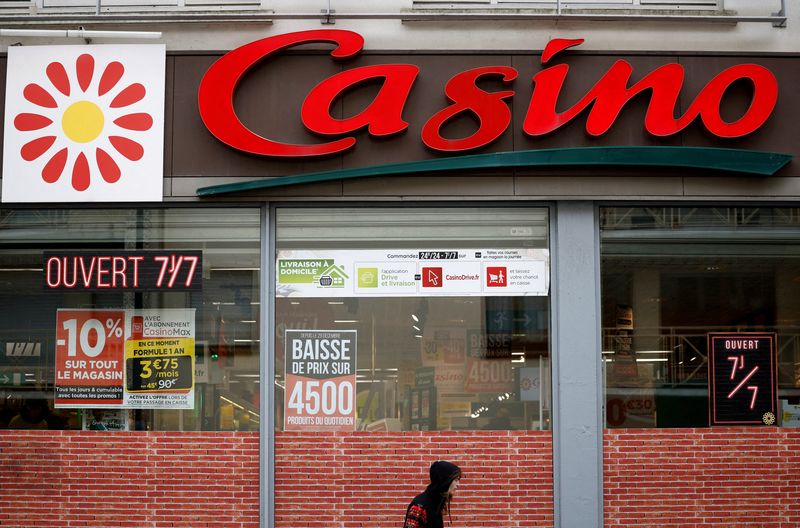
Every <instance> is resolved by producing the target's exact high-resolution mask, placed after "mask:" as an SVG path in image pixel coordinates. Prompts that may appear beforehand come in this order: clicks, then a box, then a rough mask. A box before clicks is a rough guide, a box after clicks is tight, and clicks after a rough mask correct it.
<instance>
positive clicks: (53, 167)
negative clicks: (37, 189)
mask: <svg viewBox="0 0 800 528" xmlns="http://www.w3.org/2000/svg"><path fill="white" fill-rule="evenodd" d="M66 164H67V149H65V148H63V149H61V150H59V151H58V152H57V153H56V154H55V155H54V156H53V157H52V158H50V161H48V162H47V165H45V166H44V168H43V169H42V179H43V180H44V181H46V182H47V183H54V182H57V181H58V179H59V178H60V177H61V173H62V172H64V165H66Z"/></svg>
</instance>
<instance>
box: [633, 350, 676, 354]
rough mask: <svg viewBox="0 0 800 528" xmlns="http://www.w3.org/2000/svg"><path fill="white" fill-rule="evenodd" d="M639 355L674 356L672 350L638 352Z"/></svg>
mask: <svg viewBox="0 0 800 528" xmlns="http://www.w3.org/2000/svg"><path fill="white" fill-rule="evenodd" d="M636 353H637V354H672V350H637V351H636Z"/></svg>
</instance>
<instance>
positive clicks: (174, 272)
mask: <svg viewBox="0 0 800 528" xmlns="http://www.w3.org/2000/svg"><path fill="white" fill-rule="evenodd" d="M42 266H43V268H44V288H45V289H47V290H72V291H102V290H129V291H200V290H201V289H202V283H203V252H202V251H113V250H112V251H107V252H102V253H101V252H95V251H92V252H88V251H63V252H45V253H44V255H43V258H42Z"/></svg>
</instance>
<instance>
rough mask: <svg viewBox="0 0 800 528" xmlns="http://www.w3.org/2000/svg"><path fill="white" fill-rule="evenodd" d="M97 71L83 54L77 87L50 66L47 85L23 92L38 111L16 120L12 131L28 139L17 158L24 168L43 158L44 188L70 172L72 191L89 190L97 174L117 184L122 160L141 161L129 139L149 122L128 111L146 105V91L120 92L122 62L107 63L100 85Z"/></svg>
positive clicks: (140, 151) (56, 65)
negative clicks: (143, 100)
mask: <svg viewBox="0 0 800 528" xmlns="http://www.w3.org/2000/svg"><path fill="white" fill-rule="evenodd" d="M98 71H99V70H98V69H96V68H95V59H94V57H93V56H92V55H90V54H88V53H84V54H82V55H80V56H79V57H78V58H77V60H76V61H75V69H74V76H73V77H72V78H73V79H75V80H76V81H77V82H74V81H71V80H70V79H71V77H70V75H69V74H68V72H67V67H66V66H65V65H64V64H62V63H61V62H51V63H50V64H49V65H48V66H47V69H46V72H45V73H46V74H47V79H48V81H49V83H50V84H49V85H47V86H40V85H39V84H36V83H30V84H28V85H27V86H25V89H24V90H23V96H24V97H25V100H26V101H28V102H29V103H32V104H33V105H35V106H36V107H38V108H37V109H36V112H23V113H19V114H17V116H16V117H15V118H14V128H16V129H17V130H19V131H20V132H24V133H29V132H30V133H31V136H32V138H31V139H30V140H28V141H27V142H26V143H25V144H24V145H23V146H22V148H21V149H20V156H22V159H24V160H25V161H28V162H33V161H35V160H38V159H39V158H41V157H42V156H47V162H46V163H45V165H44V167H43V168H42V172H41V175H42V179H43V180H44V181H46V182H47V183H55V182H57V181H58V180H59V179H60V178H61V176H62V174H63V173H64V169H65V168H67V167H68V166H69V169H68V170H69V171H71V173H72V179H71V183H72V187H73V188H74V189H75V190H76V191H85V190H86V189H88V188H89V186H90V184H91V181H92V178H93V177H94V176H95V175H96V174H97V173H99V174H100V176H101V177H102V178H103V180H105V181H106V182H107V183H115V182H116V181H118V180H119V179H120V177H121V175H122V170H121V169H120V163H122V162H123V161H122V160H121V158H120V157H119V156H120V155H121V156H123V157H124V158H126V159H128V160H130V161H138V160H140V159H141V158H142V156H144V148H143V147H142V145H141V144H140V143H138V142H137V141H135V140H134V139H132V138H131V137H129V136H131V135H133V136H134V137H136V133H138V132H144V131H147V130H149V129H150V128H151V127H152V126H153V117H152V116H151V115H150V114H148V113H145V112H139V113H136V112H132V110H135V108H129V107H132V106H133V105H135V104H136V103H138V102H140V101H141V100H142V99H144V97H145V94H146V90H145V87H144V86H143V85H142V84H140V83H132V84H129V85H127V86H125V87H124V88H121V89H120V87H121V86H123V85H121V84H120V80H121V79H122V77H123V76H124V74H125V68H124V66H123V65H122V64H121V63H120V62H117V61H112V62H109V63H108V64H107V65H106V66H105V68H103V71H102V73H101V74H100V76H99V79H98V78H97V77H96V75H95V74H96V73H97V72H98ZM76 84H77V86H76Z"/></svg>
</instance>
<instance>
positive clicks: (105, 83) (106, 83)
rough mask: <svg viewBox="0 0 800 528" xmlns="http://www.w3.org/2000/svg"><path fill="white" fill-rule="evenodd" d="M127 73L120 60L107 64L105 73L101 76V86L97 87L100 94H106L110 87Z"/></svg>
mask: <svg viewBox="0 0 800 528" xmlns="http://www.w3.org/2000/svg"><path fill="white" fill-rule="evenodd" d="M123 73H125V68H124V67H123V66H122V64H121V63H119V62H116V61H114V62H110V63H109V64H108V66H106V69H105V71H104V72H103V75H102V76H101V77H100V86H99V88H98V89H97V94H98V95H105V94H106V93H108V91H109V90H110V89H112V88H113V87H114V86H116V85H117V82H118V81H119V80H120V79H121V78H122V74H123Z"/></svg>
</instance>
